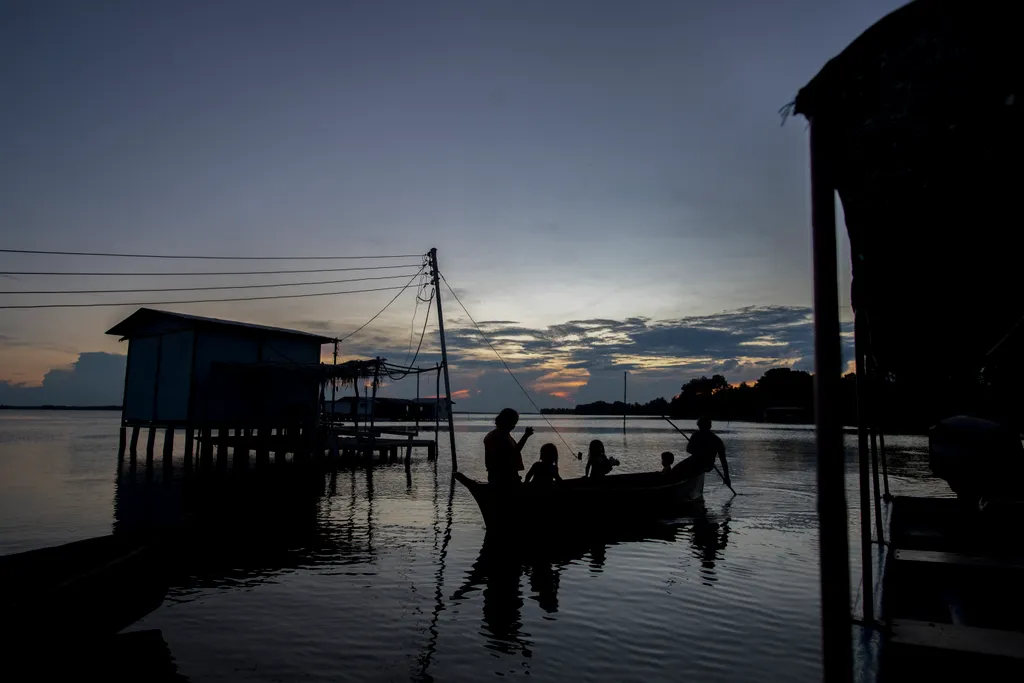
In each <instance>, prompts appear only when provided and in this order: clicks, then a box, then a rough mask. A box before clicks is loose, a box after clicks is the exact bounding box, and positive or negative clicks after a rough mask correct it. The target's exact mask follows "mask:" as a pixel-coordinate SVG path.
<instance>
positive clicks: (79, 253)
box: [0, 249, 423, 261]
mask: <svg viewBox="0 0 1024 683" xmlns="http://www.w3.org/2000/svg"><path fill="white" fill-rule="evenodd" d="M0 254H43V255H46V256H102V257H107V258H148V259H182V260H193V259H194V260H206V261H340V260H360V259H386V258H419V257H420V256H423V254H383V255H375V256H210V255H206V254H203V255H185V254H118V253H110V252H102V251H47V250H44V249H0Z"/></svg>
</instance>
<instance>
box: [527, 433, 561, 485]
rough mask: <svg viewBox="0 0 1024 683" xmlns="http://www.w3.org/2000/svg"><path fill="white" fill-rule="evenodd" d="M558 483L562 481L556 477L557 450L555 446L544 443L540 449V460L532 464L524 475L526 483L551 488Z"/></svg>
mask: <svg viewBox="0 0 1024 683" xmlns="http://www.w3.org/2000/svg"><path fill="white" fill-rule="evenodd" d="M558 481H562V477H560V476H559V475H558V449H557V448H555V444H553V443H546V444H544V445H543V446H541V447H540V460H538V461H537V462H535V463H533V466H531V467H530V471H529V472H527V473H526V483H527V484H530V483H533V484H537V485H539V486H551V485H552V484H554V483H555V482H558Z"/></svg>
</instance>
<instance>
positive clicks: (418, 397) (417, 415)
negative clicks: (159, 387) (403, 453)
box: [122, 370, 422, 450]
mask: <svg viewBox="0 0 1024 683" xmlns="http://www.w3.org/2000/svg"><path fill="white" fill-rule="evenodd" d="M420 374H422V373H420V372H419V371H418V370H417V371H416V436H419V434H420ZM122 450H124V449H122Z"/></svg>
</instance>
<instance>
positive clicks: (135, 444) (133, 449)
mask: <svg viewBox="0 0 1024 683" xmlns="http://www.w3.org/2000/svg"><path fill="white" fill-rule="evenodd" d="M129 452H130V453H131V456H132V462H135V456H136V455H138V454H139V426H138V425H135V426H134V427H132V442H131V446H129Z"/></svg>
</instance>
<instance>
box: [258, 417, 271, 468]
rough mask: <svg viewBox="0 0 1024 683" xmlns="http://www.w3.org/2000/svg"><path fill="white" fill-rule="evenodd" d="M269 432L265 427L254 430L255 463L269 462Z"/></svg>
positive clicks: (265, 463)
mask: <svg viewBox="0 0 1024 683" xmlns="http://www.w3.org/2000/svg"><path fill="white" fill-rule="evenodd" d="M270 432H271V430H270V429H269V428H267V427H260V428H259V430H258V431H257V432H256V465H257V466H263V465H269V464H270Z"/></svg>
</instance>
